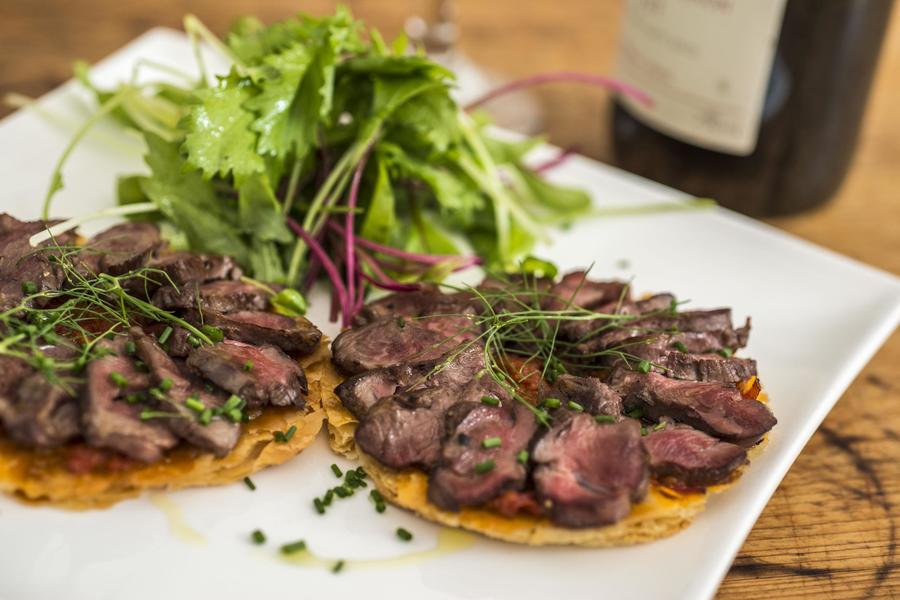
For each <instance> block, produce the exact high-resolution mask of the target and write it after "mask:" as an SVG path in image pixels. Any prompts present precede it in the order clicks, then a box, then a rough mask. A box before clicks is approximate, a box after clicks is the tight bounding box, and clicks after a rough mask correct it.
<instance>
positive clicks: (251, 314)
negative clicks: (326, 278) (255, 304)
mask: <svg viewBox="0 0 900 600" xmlns="http://www.w3.org/2000/svg"><path fill="white" fill-rule="evenodd" d="M185 318H186V319H187V320H188V321H189V322H191V323H193V324H194V325H196V326H201V325H211V326H213V327H218V328H219V329H221V330H222V333H224V334H225V337H226V338H228V339H231V340H237V341H239V342H245V343H247V344H256V345H266V344H269V345H272V346H277V347H278V348H281V349H282V350H284V351H285V352H297V353H300V354H309V353H310V352H312V351H313V350H315V349H316V348H317V347H318V345H319V342H320V341H321V340H322V332H321V331H319V329H318V328H317V327H316V326H315V325H313V324H312V323H311V322H310V321H309V320H308V319H305V318H303V317H286V316H284V315H277V314H275V313H270V312H260V311H255V310H248V311H239V312H233V313H229V314H221V313H217V312H214V311H204V312H202V313H200V312H198V311H189V312H188V313H186V315H185Z"/></svg>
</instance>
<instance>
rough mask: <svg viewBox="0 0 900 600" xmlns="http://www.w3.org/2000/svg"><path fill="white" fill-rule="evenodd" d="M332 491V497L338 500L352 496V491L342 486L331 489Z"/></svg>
mask: <svg viewBox="0 0 900 600" xmlns="http://www.w3.org/2000/svg"><path fill="white" fill-rule="evenodd" d="M332 490H334V495H335V496H337V497H338V498H347V497H349V496H352V495H353V490H351V489H350V488H348V487H345V486H343V485H339V486H338V487H336V488H332Z"/></svg>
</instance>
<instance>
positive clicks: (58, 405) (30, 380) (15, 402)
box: [0, 372, 81, 448]
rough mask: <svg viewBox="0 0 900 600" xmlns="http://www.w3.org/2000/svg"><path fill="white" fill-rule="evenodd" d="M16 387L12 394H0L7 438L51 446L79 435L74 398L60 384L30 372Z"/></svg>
mask: <svg viewBox="0 0 900 600" xmlns="http://www.w3.org/2000/svg"><path fill="white" fill-rule="evenodd" d="M17 387H18V389H16V390H15V393H14V395H13V394H11V395H10V396H4V397H0V422H2V423H3V425H4V428H5V429H6V434H7V435H8V436H9V437H10V438H11V439H13V440H15V441H16V442H18V443H20V444H22V445H24V446H28V447H30V448H53V447H56V446H61V445H63V444H65V443H66V442H69V441H71V440H73V439H75V438H76V437H78V436H79V435H80V434H81V421H80V417H79V413H78V403H77V400H76V398H75V397H74V396H72V395H71V394H70V393H69V392H68V391H66V390H65V389H64V388H63V387H62V386H60V385H58V384H54V383H51V382H50V381H49V380H48V379H47V378H46V376H44V374H42V373H37V372H32V373H31V374H30V375H27V376H26V377H25V378H24V379H23V380H21V381H20V382H19V383H18V385H17ZM76 392H77V388H76Z"/></svg>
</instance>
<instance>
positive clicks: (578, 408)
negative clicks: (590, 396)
mask: <svg viewBox="0 0 900 600" xmlns="http://www.w3.org/2000/svg"><path fill="white" fill-rule="evenodd" d="M566 407H567V408H568V409H569V410H574V411H575V412H584V407H583V406H582V405H580V404H578V403H577V402H575V401H574V400H569V401H568V402H567V403H566Z"/></svg>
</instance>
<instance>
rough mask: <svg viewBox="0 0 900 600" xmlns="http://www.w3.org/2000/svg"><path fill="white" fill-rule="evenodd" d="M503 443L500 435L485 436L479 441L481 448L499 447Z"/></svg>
mask: <svg viewBox="0 0 900 600" xmlns="http://www.w3.org/2000/svg"><path fill="white" fill-rule="evenodd" d="M502 444H503V440H502V439H500V436H496V435H495V436H494V437H489V438H485V439H483V440H482V441H481V447H482V448H499V447H500V446H501V445H502Z"/></svg>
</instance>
